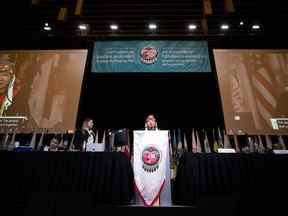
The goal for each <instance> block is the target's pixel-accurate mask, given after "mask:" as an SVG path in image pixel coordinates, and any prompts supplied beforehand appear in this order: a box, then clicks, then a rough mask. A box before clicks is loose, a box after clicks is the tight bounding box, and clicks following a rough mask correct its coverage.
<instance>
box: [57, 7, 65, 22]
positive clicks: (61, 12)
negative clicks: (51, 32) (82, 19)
mask: <svg viewBox="0 0 288 216" xmlns="http://www.w3.org/2000/svg"><path fill="white" fill-rule="evenodd" d="M67 13H68V10H67V8H60V10H59V13H58V18H57V19H58V20H59V21H65V19H66V17H67Z"/></svg>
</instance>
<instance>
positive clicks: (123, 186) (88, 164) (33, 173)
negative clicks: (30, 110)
mask: <svg viewBox="0 0 288 216" xmlns="http://www.w3.org/2000/svg"><path fill="white" fill-rule="evenodd" d="M0 170H1V173H2V174H1V178H0V187H1V197H2V198H5V199H4V202H2V204H4V203H5V204H7V205H8V206H11V205H12V206H13V207H11V209H13V208H14V209H15V208H18V209H28V210H29V211H30V210H31V209H33V210H34V211H35V210H37V209H38V210H41V209H42V210H41V212H43V209H47V210H48V209H50V210H51V209H54V210H55V209H58V210H59V209H66V210H67V209H71V208H72V209H73V208H77V207H79V208H82V209H83V208H84V207H85V206H86V207H85V208H89V207H94V206H97V205H125V204H130V203H131V201H132V200H133V196H134V184H133V170H132V167H131V164H130V161H129V160H128V159H127V157H126V156H125V155H123V154H122V153H79V152H37V153H35V152H17V153H16V152H0ZM3 206H5V205H3ZM11 209H10V210H11Z"/></svg>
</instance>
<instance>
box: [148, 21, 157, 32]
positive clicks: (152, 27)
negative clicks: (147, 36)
mask: <svg viewBox="0 0 288 216" xmlns="http://www.w3.org/2000/svg"><path fill="white" fill-rule="evenodd" d="M148 27H149V29H150V30H156V29H157V25H156V24H154V23H150V24H149V26H148Z"/></svg>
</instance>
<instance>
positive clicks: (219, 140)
mask: <svg viewBox="0 0 288 216" xmlns="http://www.w3.org/2000/svg"><path fill="white" fill-rule="evenodd" d="M218 143H219V147H220V148H223V147H224V146H223V139H222V135H221V132H220V129H219V128H218Z"/></svg>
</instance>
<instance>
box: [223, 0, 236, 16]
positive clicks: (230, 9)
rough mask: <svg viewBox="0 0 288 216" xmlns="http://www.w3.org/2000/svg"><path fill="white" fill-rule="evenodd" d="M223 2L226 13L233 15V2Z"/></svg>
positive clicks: (229, 0) (226, 0) (230, 0)
mask: <svg viewBox="0 0 288 216" xmlns="http://www.w3.org/2000/svg"><path fill="white" fill-rule="evenodd" d="M224 1H225V2H224V3H225V10H226V11H227V12H228V13H233V12H235V7H234V3H233V0H224Z"/></svg>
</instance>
